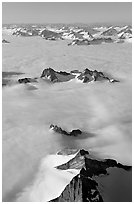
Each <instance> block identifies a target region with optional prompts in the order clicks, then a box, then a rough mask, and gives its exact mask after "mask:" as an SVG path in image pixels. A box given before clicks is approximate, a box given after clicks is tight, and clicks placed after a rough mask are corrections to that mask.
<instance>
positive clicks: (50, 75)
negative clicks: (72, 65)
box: [41, 68, 74, 82]
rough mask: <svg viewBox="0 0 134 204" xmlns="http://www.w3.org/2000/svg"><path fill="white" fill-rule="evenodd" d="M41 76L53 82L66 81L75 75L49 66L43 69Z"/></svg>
mask: <svg viewBox="0 0 134 204" xmlns="http://www.w3.org/2000/svg"><path fill="white" fill-rule="evenodd" d="M41 78H44V79H48V80H49V81H51V82H65V81H69V80H70V79H73V78H74V76H73V75H72V74H70V73H67V72H63V71H60V72H57V71H55V70H53V69H52V68H47V69H44V70H43V72H42V74H41Z"/></svg>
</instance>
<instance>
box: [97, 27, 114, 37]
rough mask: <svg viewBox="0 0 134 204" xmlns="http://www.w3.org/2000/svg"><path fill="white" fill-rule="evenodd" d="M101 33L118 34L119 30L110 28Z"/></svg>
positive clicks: (106, 34) (107, 34)
mask: <svg viewBox="0 0 134 204" xmlns="http://www.w3.org/2000/svg"><path fill="white" fill-rule="evenodd" d="M101 35H103V36H113V35H117V30H116V29H115V28H109V29H107V30H106V31H104V32H103V33H102V34H101Z"/></svg>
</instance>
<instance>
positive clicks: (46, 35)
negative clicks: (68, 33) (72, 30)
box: [40, 29, 62, 40]
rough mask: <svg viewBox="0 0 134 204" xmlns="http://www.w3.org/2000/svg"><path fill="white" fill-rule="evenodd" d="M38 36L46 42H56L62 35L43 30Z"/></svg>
mask: <svg viewBox="0 0 134 204" xmlns="http://www.w3.org/2000/svg"><path fill="white" fill-rule="evenodd" d="M40 36H41V37H43V38H45V39H46V40H57V39H60V38H61V36H62V35H61V33H57V32H54V31H51V30H48V29H45V30H43V31H42V32H41V33H40Z"/></svg>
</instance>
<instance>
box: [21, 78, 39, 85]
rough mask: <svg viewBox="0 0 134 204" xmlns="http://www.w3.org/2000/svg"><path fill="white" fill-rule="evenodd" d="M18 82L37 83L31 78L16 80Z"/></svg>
mask: <svg viewBox="0 0 134 204" xmlns="http://www.w3.org/2000/svg"><path fill="white" fill-rule="evenodd" d="M18 82H19V83H24V84H26V83H32V82H37V80H36V79H34V78H33V79H32V78H22V79H18Z"/></svg>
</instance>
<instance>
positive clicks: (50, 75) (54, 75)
mask: <svg viewBox="0 0 134 204" xmlns="http://www.w3.org/2000/svg"><path fill="white" fill-rule="evenodd" d="M41 78H43V79H47V80H49V81H51V82H54V83H55V82H66V81H69V80H71V79H74V78H76V79H78V80H81V81H82V82H83V83H89V82H93V81H104V80H106V81H108V82H110V83H114V82H119V81H118V80H115V79H111V78H109V77H108V76H105V75H104V73H103V72H99V71H97V70H89V69H85V70H84V71H83V72H81V71H79V70H73V71H71V72H70V73H68V72H63V71H60V72H57V71H55V70H54V69H52V68H47V69H44V70H43V72H42V74H41Z"/></svg>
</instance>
